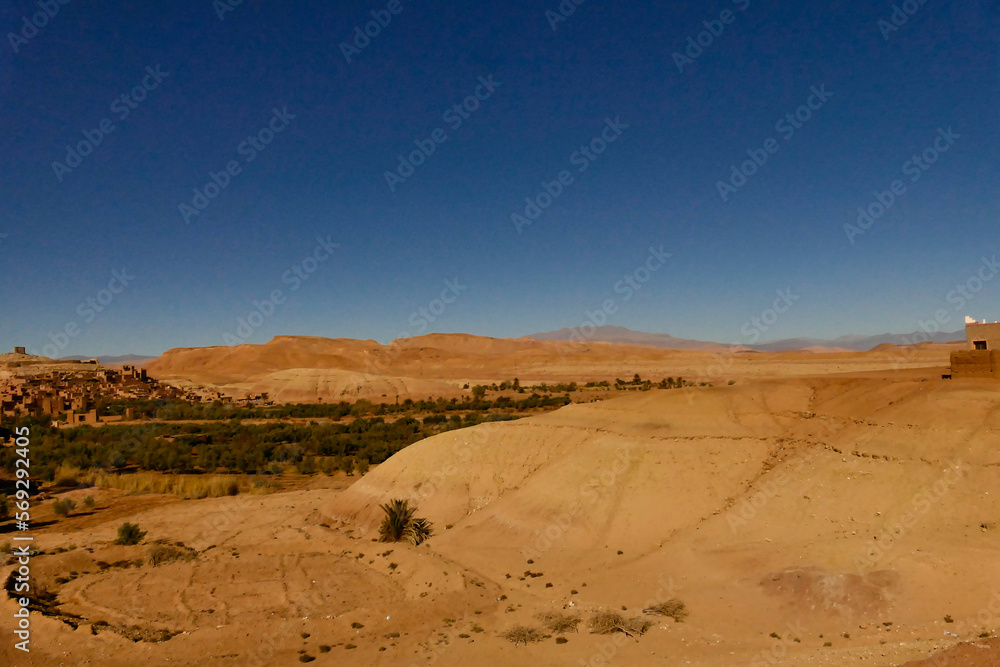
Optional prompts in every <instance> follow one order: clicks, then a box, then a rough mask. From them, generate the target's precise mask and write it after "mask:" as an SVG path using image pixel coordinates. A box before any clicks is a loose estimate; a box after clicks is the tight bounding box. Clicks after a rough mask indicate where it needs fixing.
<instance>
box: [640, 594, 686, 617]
mask: <svg viewBox="0 0 1000 667" xmlns="http://www.w3.org/2000/svg"><path fill="white" fill-rule="evenodd" d="M642 611H643V613H646V614H656V615H658V616H669V617H670V618H672V619H674V622H675V623H683V622H684V619H685V618H687V616H688V610H687V607H686V606H685V604H684V602H682V601H681V600H678V599H677V598H673V599H670V600H667V601H666V602H661V603H660V604H656V605H653V606H652V607H646V608H645V609H643V610H642Z"/></svg>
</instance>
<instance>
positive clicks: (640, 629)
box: [590, 611, 652, 637]
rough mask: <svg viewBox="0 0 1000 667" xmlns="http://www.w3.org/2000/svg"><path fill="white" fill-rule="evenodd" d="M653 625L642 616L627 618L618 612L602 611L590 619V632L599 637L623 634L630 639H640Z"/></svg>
mask: <svg viewBox="0 0 1000 667" xmlns="http://www.w3.org/2000/svg"><path fill="white" fill-rule="evenodd" d="M650 625H652V623H650V622H649V621H647V620H646V619H644V618H643V617H642V616H634V617H632V618H625V617H624V616H622V615H621V614H619V613H618V612H616V611H601V612H598V613H597V614H596V615H594V617H593V618H591V619H590V631H591V632H593V633H595V634H598V635H611V634H614V633H616V632H623V633H625V635H627V636H629V637H638V636H639V635H641V634H643V633H644V632H646V630H648V629H649V626H650Z"/></svg>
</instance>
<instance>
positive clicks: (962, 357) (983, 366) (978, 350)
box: [951, 317, 1000, 379]
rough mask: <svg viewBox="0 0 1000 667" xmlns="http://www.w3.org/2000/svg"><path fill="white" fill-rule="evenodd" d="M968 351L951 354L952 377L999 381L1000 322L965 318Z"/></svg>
mask: <svg viewBox="0 0 1000 667" xmlns="http://www.w3.org/2000/svg"><path fill="white" fill-rule="evenodd" d="M965 340H966V344H967V347H968V349H966V350H960V351H957V352H952V353H951V375H952V377H956V378H958V377H979V378H995V379H1000V322H993V323H987V322H986V320H983V321H982V322H977V321H976V320H974V319H972V318H971V317H966V318H965Z"/></svg>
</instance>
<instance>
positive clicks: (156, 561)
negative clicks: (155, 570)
mask: <svg viewBox="0 0 1000 667" xmlns="http://www.w3.org/2000/svg"><path fill="white" fill-rule="evenodd" d="M197 557H198V552H197V551H195V550H194V549H192V548H191V547H186V546H184V545H183V544H176V545H175V544H166V543H162V542H158V543H156V544H154V545H153V546H151V547H149V564H150V565H152V566H153V567H156V566H157V565H164V564H166V563H173V562H174V561H186V560H194V559H195V558H197Z"/></svg>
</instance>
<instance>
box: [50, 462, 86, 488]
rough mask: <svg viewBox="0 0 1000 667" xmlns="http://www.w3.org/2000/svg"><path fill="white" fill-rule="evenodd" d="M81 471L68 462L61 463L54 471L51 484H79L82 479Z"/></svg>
mask: <svg viewBox="0 0 1000 667" xmlns="http://www.w3.org/2000/svg"><path fill="white" fill-rule="evenodd" d="M82 477H83V475H82V471H81V470H80V469H79V468H77V467H76V466H71V465H69V464H68V463H62V464H60V465H59V467H58V468H56V472H55V474H54V475H53V479H52V485H53V486H79V485H80V482H81V481H82Z"/></svg>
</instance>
